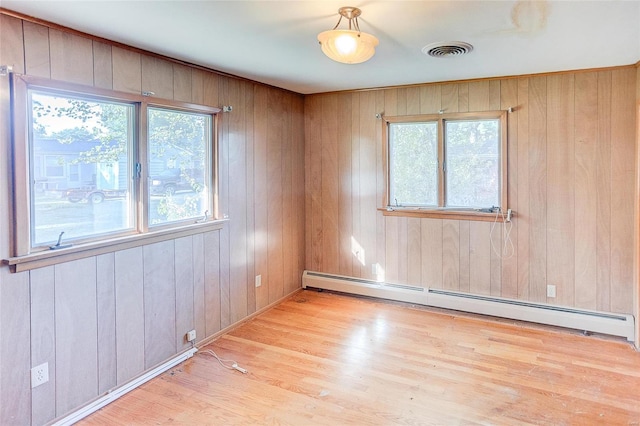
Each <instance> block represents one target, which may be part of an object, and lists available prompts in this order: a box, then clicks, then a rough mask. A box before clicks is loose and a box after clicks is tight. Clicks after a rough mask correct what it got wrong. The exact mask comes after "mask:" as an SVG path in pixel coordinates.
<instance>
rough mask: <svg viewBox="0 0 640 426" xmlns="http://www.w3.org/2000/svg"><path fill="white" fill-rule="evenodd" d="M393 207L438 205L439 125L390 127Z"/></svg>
mask: <svg viewBox="0 0 640 426" xmlns="http://www.w3.org/2000/svg"><path fill="white" fill-rule="evenodd" d="M389 181H390V192H389V195H390V199H389V204H391V205H394V206H395V205H399V206H436V205H438V124H437V123H436V122H429V123H391V124H390V125H389Z"/></svg>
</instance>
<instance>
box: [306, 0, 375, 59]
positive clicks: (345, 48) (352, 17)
mask: <svg viewBox="0 0 640 426" xmlns="http://www.w3.org/2000/svg"><path fill="white" fill-rule="evenodd" d="M338 13H339V14H340V19H338V23H337V24H336V26H335V27H333V29H332V30H329V31H323V32H321V33H320V34H318V41H320V46H321V48H322V52H323V53H324V54H325V55H327V56H328V57H329V58H331V59H333V60H334V61H336V62H342V63H343V64H359V63H361V62H365V61H368V60H369V59H371V57H372V56H373V55H374V54H375V53H376V49H375V48H376V46H377V45H378V39H377V38H375V37H374V36H372V35H371V34H367V33H364V32H362V31H360V26H359V25H358V16H360V15H361V14H362V11H361V10H360V9H358V8H357V7H350V6H347V7H341V8H340V9H338ZM343 17H344V18H347V19H348V20H349V29H348V30H338V29H336V28H338V25H340V22H341V21H342V18H343Z"/></svg>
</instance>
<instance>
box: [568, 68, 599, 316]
mask: <svg viewBox="0 0 640 426" xmlns="http://www.w3.org/2000/svg"><path fill="white" fill-rule="evenodd" d="M575 94H576V96H575V115H576V118H575V158H576V161H575V200H576V201H575V223H574V226H575V247H576V250H575V282H574V288H575V306H577V307H580V308H587V309H597V304H596V296H597V267H596V265H597V260H596V259H597V247H598V244H597V220H598V219H597V212H598V205H597V191H594V188H596V187H597V180H598V178H597V171H598V168H597V161H598V160H597V138H598V75H597V74H596V73H582V74H576V77H575Z"/></svg>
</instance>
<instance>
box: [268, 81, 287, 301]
mask: <svg viewBox="0 0 640 426" xmlns="http://www.w3.org/2000/svg"><path fill="white" fill-rule="evenodd" d="M267 96H268V97H267V99H268V105H267V117H268V121H269V123H271V125H272V126H271V129H270V131H269V132H268V134H267V185H268V188H269V199H268V200H267V229H268V232H269V237H268V259H267V264H268V265H267V267H268V270H269V281H268V282H267V285H268V287H269V303H273V302H275V301H276V300H278V299H279V298H281V297H282V296H283V295H284V284H283V280H284V259H283V253H282V237H283V235H282V226H283V221H282V144H281V143H282V138H283V136H284V119H283V110H282V97H283V94H282V93H281V92H279V91H275V90H269V92H268V95H267Z"/></svg>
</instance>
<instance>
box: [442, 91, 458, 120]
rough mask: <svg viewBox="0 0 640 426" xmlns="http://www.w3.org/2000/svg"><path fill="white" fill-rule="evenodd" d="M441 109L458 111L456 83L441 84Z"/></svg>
mask: <svg viewBox="0 0 640 426" xmlns="http://www.w3.org/2000/svg"><path fill="white" fill-rule="evenodd" d="M442 110H443V112H447V113H449V112H458V85H457V84H443V85H442Z"/></svg>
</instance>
